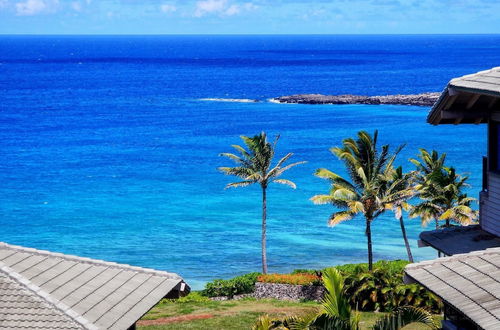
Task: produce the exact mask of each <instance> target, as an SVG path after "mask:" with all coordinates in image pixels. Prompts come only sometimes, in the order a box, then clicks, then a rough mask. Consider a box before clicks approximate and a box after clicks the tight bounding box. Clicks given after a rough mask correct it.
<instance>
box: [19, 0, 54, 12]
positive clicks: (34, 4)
mask: <svg viewBox="0 0 500 330" xmlns="http://www.w3.org/2000/svg"><path fill="white" fill-rule="evenodd" d="M58 5H59V0H26V1H24V2H18V3H16V13H17V15H20V16H30V15H36V14H40V13H47V12H53V11H55V10H56V9H57V7H58Z"/></svg>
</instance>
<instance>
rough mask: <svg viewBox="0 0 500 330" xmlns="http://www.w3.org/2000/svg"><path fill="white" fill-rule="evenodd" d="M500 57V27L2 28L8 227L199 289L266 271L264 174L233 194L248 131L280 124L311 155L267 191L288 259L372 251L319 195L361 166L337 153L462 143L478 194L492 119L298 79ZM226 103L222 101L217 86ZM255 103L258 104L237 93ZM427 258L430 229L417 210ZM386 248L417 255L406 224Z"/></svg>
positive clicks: (404, 161) (272, 237) (404, 83)
mask: <svg viewBox="0 0 500 330" xmlns="http://www.w3.org/2000/svg"><path fill="white" fill-rule="evenodd" d="M498 65H500V35H467V36H465V35H464V36H462V35H418V36H417V35H410V36H320V35H312V36H0V141H1V142H0V159H1V161H0V241H3V242H7V243H10V244H17V245H23V246H28V247H34V248H39V249H47V250H51V251H58V252H63V253H69V254H76V255H80V256H86V257H91V258H98V259H105V260H108V261H116V262H120V263H128V264H132V265H137V266H143V267H152V268H157V269H161V270H167V271H171V272H176V273H178V274H180V275H181V276H183V277H184V278H185V279H186V281H187V282H188V283H189V284H190V285H191V286H192V287H193V288H195V289H200V288H202V287H203V284H204V283H205V282H206V281H209V280H212V279H214V278H229V277H233V276H235V275H238V274H243V273H246V272H251V271H259V270H260V269H261V268H260V267H261V266H260V226H261V213H260V212H261V209H260V207H261V205H260V203H261V200H260V198H261V197H260V189H259V187H257V186H255V187H247V188H238V189H229V190H225V189H224V186H225V185H226V184H227V183H228V182H231V181H232V180H233V178H230V177H226V176H224V175H222V174H221V173H219V172H218V171H217V167H218V166H229V165H231V163H230V162H229V161H228V160H226V159H224V158H222V157H219V156H218V154H219V153H221V152H227V151H230V150H231V147H230V145H231V144H239V143H241V140H240V139H239V136H240V135H254V134H257V133H259V132H261V131H266V132H267V133H268V134H269V135H270V136H274V135H276V134H280V136H281V138H280V141H279V143H278V148H277V156H280V155H284V154H286V153H288V152H293V153H294V156H293V157H292V161H302V160H305V161H307V162H308V163H307V164H305V165H302V166H298V167H296V168H294V169H292V170H290V171H289V172H287V173H286V175H284V178H287V179H291V180H292V181H294V182H295V183H296V184H297V189H296V190H292V189H290V188H288V187H284V186H278V185H274V186H271V187H270V188H269V191H268V259H269V270H270V271H271V272H288V271H291V270H293V269H296V268H323V267H326V266H330V265H335V264H341V263H348V262H364V261H365V260H366V239H365V236H364V231H363V220H362V219H361V218H357V219H354V220H351V221H348V222H345V223H343V224H340V225H338V226H336V227H333V228H330V227H328V226H327V225H326V222H327V218H328V216H329V214H330V213H332V212H333V211H334V209H333V207H331V206H315V205H313V204H312V203H311V202H310V201H309V198H310V197H311V196H313V195H315V194H320V193H325V192H327V190H328V185H327V183H326V182H324V181H323V180H321V179H318V178H315V177H314V176H313V175H312V174H313V172H314V171H315V169H317V168H319V167H327V168H329V169H331V170H333V171H336V172H339V173H341V174H345V171H344V170H343V168H342V164H341V163H340V162H339V161H338V160H337V159H336V158H335V157H334V156H333V155H332V154H331V153H330V152H329V151H328V149H329V148H330V147H332V146H336V145H339V144H340V143H341V141H342V139H343V138H346V137H352V136H354V135H355V134H356V132H357V131H358V130H361V129H363V130H367V131H369V132H373V131H374V130H376V129H378V130H379V135H380V141H381V143H388V144H390V145H391V146H392V147H393V148H395V147H396V146H398V145H400V144H406V146H405V148H404V149H403V151H402V152H401V154H400V155H399V157H398V164H401V165H403V166H404V168H405V170H411V169H413V166H412V165H411V164H410V163H409V162H408V159H409V158H411V157H414V156H415V155H416V154H417V152H418V148H428V149H436V150H438V151H439V152H446V153H447V155H448V158H447V159H448V164H449V165H453V166H454V167H456V168H457V171H458V172H460V173H468V174H469V175H470V184H471V188H470V189H469V193H470V194H471V195H473V196H475V197H478V192H479V190H480V187H481V157H482V156H483V155H484V153H485V151H486V129H485V127H484V125H458V126H453V125H450V126H447V125H445V126H431V125H429V124H427V123H426V121H425V119H426V115H427V113H428V111H429V108H428V107H417V106H397V105H294V104H275V103H271V102H268V101H267V100H268V99H269V98H272V97H276V96H281V95H291V94H296V93H324V94H344V93H349V94H362V95H385V94H398V93H401V94H410V93H421V92H431V91H432V92H434V91H441V90H442V89H443V88H444V87H445V86H446V83H447V82H448V81H449V80H450V79H451V78H453V77H457V76H460V75H464V74H469V73H474V72H476V71H479V70H485V69H489V68H491V67H494V66H498ZM207 99H211V100H207ZM221 99H252V100H254V99H255V100H258V101H259V102H255V103H253V102H252V103H246V102H234V100H233V101H232V102H221ZM406 224H407V227H408V234H409V237H410V241H411V245H412V248H413V253H414V255H415V257H416V259H417V260H424V259H430V258H434V257H435V255H436V252H435V251H434V250H432V249H430V248H417V239H418V234H419V232H420V231H422V230H423V228H422V227H421V225H420V222H419V220H418V219H408V218H407V219H406ZM373 232H374V233H373V235H374V238H373V239H374V256H375V259H395V258H405V255H406V252H405V249H404V245H403V241H402V238H401V232H400V229H399V223H398V222H397V220H396V219H395V218H394V216H393V214H391V213H387V214H385V215H383V216H381V217H380V218H379V219H377V220H376V221H375V223H374V225H373Z"/></svg>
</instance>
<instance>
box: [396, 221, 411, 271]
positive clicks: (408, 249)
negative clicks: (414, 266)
mask: <svg viewBox="0 0 500 330" xmlns="http://www.w3.org/2000/svg"><path fill="white" fill-rule="evenodd" d="M399 224H400V225H401V232H402V233H403V239H404V241H405V246H406V253H408V261H410V262H411V263H413V255H412V254H411V248H410V243H408V237H407V236H406V229H405V223H404V221H403V216H402V215H401V216H400V217H399Z"/></svg>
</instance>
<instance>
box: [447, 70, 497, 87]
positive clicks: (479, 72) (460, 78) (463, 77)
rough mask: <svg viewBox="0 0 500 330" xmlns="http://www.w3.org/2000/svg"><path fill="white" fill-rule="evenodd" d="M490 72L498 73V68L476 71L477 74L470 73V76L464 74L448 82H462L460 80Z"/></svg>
mask: <svg viewBox="0 0 500 330" xmlns="http://www.w3.org/2000/svg"><path fill="white" fill-rule="evenodd" d="M492 71H500V66H496V67H493V68H491V69H488V70H482V71H478V72H475V73H470V74H466V75H463V76H460V77H456V78H453V79H451V80H450V83H451V82H452V81H455V80H462V79H465V78H468V77H471V76H476V75H478V74H485V73H489V72H492Z"/></svg>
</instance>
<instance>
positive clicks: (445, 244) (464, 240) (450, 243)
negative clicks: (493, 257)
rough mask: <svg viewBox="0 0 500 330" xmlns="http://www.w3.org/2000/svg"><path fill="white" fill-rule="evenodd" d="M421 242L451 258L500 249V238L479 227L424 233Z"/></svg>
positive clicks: (454, 228) (460, 227)
mask: <svg viewBox="0 0 500 330" xmlns="http://www.w3.org/2000/svg"><path fill="white" fill-rule="evenodd" d="M420 240H421V241H423V242H424V243H426V244H427V245H430V246H432V247H433V248H435V249H436V250H439V251H441V252H443V253H444V254H446V255H449V256H450V255H454V254H458V253H467V252H471V251H478V250H484V249H488V248H493V247H500V237H497V236H495V235H492V234H490V233H488V232H486V231H484V230H482V229H481V227H480V226H479V225H473V226H459V227H452V228H444V229H438V230H430V231H424V232H421V233H420Z"/></svg>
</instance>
